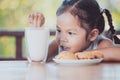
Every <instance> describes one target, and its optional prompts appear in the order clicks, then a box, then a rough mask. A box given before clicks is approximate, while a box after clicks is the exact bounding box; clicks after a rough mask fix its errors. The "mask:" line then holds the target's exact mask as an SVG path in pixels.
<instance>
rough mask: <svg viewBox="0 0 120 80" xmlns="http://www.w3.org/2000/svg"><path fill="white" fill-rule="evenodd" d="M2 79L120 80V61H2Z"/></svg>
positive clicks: (0, 70) (0, 63)
mask: <svg viewBox="0 0 120 80" xmlns="http://www.w3.org/2000/svg"><path fill="white" fill-rule="evenodd" d="M0 80H120V63H119V62H115V63H110V62H109V63H106V62H102V63H100V64H97V65H90V66H70V65H69V66H68V65H67V66H65V65H59V64H56V63H54V62H50V63H45V64H41V63H38V62H34V63H28V62H27V61H0Z"/></svg>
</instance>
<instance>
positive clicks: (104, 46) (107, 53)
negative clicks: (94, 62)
mask: <svg viewBox="0 0 120 80" xmlns="http://www.w3.org/2000/svg"><path fill="white" fill-rule="evenodd" d="M97 51H99V52H100V53H102V54H103V55H104V61H120V46H117V45H114V44H113V43H112V41H110V40H102V41H101V42H100V43H99V44H98V49H97Z"/></svg>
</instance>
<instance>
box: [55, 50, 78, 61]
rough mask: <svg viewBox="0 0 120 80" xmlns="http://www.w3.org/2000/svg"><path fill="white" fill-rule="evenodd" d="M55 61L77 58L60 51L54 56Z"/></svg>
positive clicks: (69, 53)
mask: <svg viewBox="0 0 120 80" xmlns="http://www.w3.org/2000/svg"><path fill="white" fill-rule="evenodd" d="M56 59H61V60H77V59H78V58H77V56H76V55H75V54H74V53H72V52H69V51H62V52H61V53H59V54H58V55H57V56H56Z"/></svg>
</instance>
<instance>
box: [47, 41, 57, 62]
mask: <svg viewBox="0 0 120 80" xmlns="http://www.w3.org/2000/svg"><path fill="white" fill-rule="evenodd" d="M57 54H58V45H57V43H56V41H55V40H53V41H52V42H51V43H50V44H49V48H48V57H47V61H50V60H52V58H53V57H54V56H55V55H57Z"/></svg>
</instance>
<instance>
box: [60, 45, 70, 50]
mask: <svg viewBox="0 0 120 80" xmlns="http://www.w3.org/2000/svg"><path fill="white" fill-rule="evenodd" d="M60 48H61V50H62V51H69V50H70V48H69V47H65V46H62V45H61V46H60Z"/></svg>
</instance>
